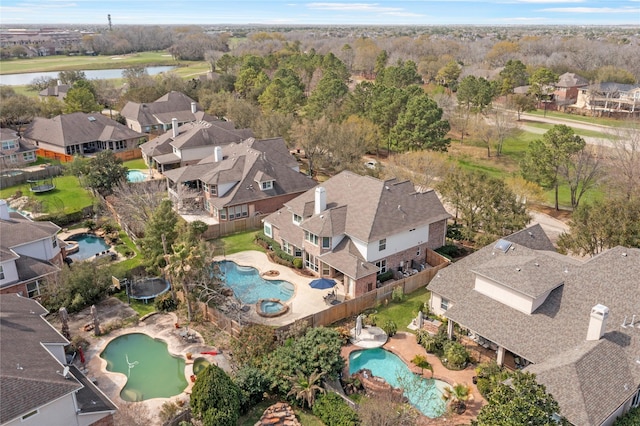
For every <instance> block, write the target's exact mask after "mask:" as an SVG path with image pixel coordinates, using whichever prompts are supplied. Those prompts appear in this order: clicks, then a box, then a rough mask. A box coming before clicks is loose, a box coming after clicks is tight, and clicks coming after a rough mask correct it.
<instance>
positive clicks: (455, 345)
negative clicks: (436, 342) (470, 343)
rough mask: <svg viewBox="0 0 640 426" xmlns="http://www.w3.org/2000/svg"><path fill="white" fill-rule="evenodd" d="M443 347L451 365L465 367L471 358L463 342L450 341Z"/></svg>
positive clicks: (444, 354)
mask: <svg viewBox="0 0 640 426" xmlns="http://www.w3.org/2000/svg"><path fill="white" fill-rule="evenodd" d="M443 349H444V351H443V356H444V357H445V358H446V359H447V364H448V366H449V367H452V368H464V366H465V365H466V363H467V361H468V360H469V352H467V349H466V348H465V347H464V346H463V345H462V344H461V343H459V342H452V341H449V342H447V343H446V344H445V345H444V348H443Z"/></svg>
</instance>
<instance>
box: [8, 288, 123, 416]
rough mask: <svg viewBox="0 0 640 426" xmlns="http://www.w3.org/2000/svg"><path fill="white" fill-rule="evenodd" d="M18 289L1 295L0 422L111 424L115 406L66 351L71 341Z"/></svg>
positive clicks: (41, 307) (45, 311)
mask: <svg viewBox="0 0 640 426" xmlns="http://www.w3.org/2000/svg"><path fill="white" fill-rule="evenodd" d="M46 314H48V311H47V310H46V309H45V308H44V307H43V306H42V305H40V304H39V303H38V302H37V301H35V300H33V299H28V298H26V297H22V296H20V295H18V294H3V295H0V346H2V357H1V358H0V401H2V403H1V404H0V425H2V426H41V425H48V426H69V425H76V426H113V424H114V421H113V413H115V411H116V410H117V407H116V406H115V405H114V404H113V402H111V401H110V400H109V398H108V397H107V396H106V395H105V394H104V393H102V392H101V391H100V390H99V389H98V388H97V387H96V386H95V385H94V384H93V383H92V382H91V380H89V379H88V378H87V377H86V376H85V375H84V374H82V372H81V371H80V370H79V369H78V368H77V367H76V366H74V365H70V364H69V363H68V361H67V357H66V355H65V346H67V345H69V341H68V340H67V339H66V338H64V337H63V336H62V335H61V334H60V333H59V332H58V331H57V330H56V329H54V328H53V327H52V326H51V324H49V323H48V322H47V320H46V319H45V318H44V316H45V315H46Z"/></svg>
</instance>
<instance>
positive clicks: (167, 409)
mask: <svg viewBox="0 0 640 426" xmlns="http://www.w3.org/2000/svg"><path fill="white" fill-rule="evenodd" d="M179 411H180V407H179V406H178V404H176V403H175V402H173V401H167V402H165V403H164V404H162V407H160V413H159V414H158V417H160V420H162V421H163V422H167V421H169V420H171V419H173V418H174V417H175V416H176V415H177V414H178V412H179Z"/></svg>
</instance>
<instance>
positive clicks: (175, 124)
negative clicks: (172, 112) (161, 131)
mask: <svg viewBox="0 0 640 426" xmlns="http://www.w3.org/2000/svg"><path fill="white" fill-rule="evenodd" d="M171 128H172V129H173V138H174V139H175V138H177V137H178V135H179V134H180V132H178V119H177V118H172V119H171Z"/></svg>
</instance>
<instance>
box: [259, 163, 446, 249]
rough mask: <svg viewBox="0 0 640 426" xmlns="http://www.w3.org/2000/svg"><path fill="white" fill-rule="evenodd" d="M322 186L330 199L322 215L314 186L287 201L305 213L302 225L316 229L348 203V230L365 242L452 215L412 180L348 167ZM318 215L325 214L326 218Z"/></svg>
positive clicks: (287, 205)
mask: <svg viewBox="0 0 640 426" xmlns="http://www.w3.org/2000/svg"><path fill="white" fill-rule="evenodd" d="M320 186H322V187H324V188H325V191H326V200H327V208H326V209H325V210H324V211H323V212H321V213H320V215H315V214H313V203H314V199H315V190H314V189H311V190H309V191H307V192H305V193H304V194H302V195H300V196H299V197H296V198H295V199H293V200H291V201H289V202H288V203H286V204H285V206H286V208H287V209H288V210H289V211H291V212H293V213H296V214H298V215H300V216H302V217H303V219H304V220H303V222H302V224H301V226H302V227H303V228H305V229H306V227H307V223H308V224H309V226H310V227H311V228H313V229H314V230H316V229H317V228H318V226H321V223H322V222H323V221H324V217H327V215H329V216H331V217H332V216H333V214H332V213H331V211H332V210H334V209H336V208H344V207H346V215H345V218H344V229H345V234H347V235H349V236H351V237H353V238H356V239H358V240H360V241H365V242H369V241H375V240H380V239H383V238H386V237H388V236H390V235H394V234H396V233H398V232H400V231H407V230H408V229H409V228H413V227H417V226H422V225H427V224H430V223H434V222H438V221H441V220H445V219H447V218H449V217H450V215H449V214H448V213H447V212H446V211H445V209H444V207H443V206H442V203H441V202H440V200H439V199H438V196H437V195H436V193H435V192H434V191H427V192H421V193H418V192H416V191H415V188H414V186H413V184H412V183H411V182H409V181H403V182H399V181H397V180H396V179H388V180H384V181H383V180H379V179H376V178H373V177H371V176H360V175H357V174H355V173H352V172H349V171H344V172H341V173H339V174H338V175H336V176H333V177H332V178H330V179H328V180H327V181H325V182H323V183H322V184H321V185H320ZM316 216H323V217H322V218H321V219H322V220H320V221H319V220H318V218H317V217H316ZM341 220H342V219H341ZM266 221H267V222H270V221H271V219H270V218H267V219H266Z"/></svg>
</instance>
